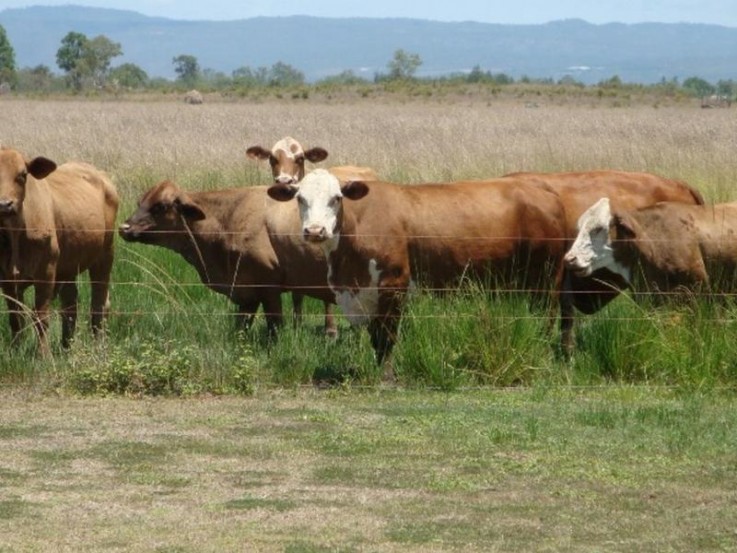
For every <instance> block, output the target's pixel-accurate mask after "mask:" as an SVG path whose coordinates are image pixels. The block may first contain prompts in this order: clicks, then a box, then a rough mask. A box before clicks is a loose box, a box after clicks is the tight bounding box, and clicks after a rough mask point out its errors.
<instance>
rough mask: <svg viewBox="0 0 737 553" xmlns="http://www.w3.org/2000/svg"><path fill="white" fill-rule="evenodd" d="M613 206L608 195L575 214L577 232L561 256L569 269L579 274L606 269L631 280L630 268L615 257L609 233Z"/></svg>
mask: <svg viewBox="0 0 737 553" xmlns="http://www.w3.org/2000/svg"><path fill="white" fill-rule="evenodd" d="M611 221H612V210H611V205H610V203H609V198H601V199H600V200H599V201H598V202H596V203H595V204H594V205H592V206H591V207H589V208H588V209H587V210H586V211H584V212H583V213H582V214H581V216H580V217H579V218H578V235H577V236H576V240H575V241H574V242H573V245H572V246H571V247H570V249H569V250H568V252H567V253H566V255H565V257H564V261H565V264H566V266H567V267H568V269H570V270H571V271H573V272H574V273H576V274H577V275H579V276H590V275H591V274H592V273H593V272H594V271H597V270H599V269H608V270H609V271H612V272H613V273H616V274H619V275H621V276H622V277H623V278H624V279H625V280H626V281H627V282H630V277H631V271H630V268H629V267H625V266H624V265H622V264H621V263H619V262H618V261H617V260H616V259H615V257H614V249H613V248H612V241H611V237H610V235H609V227H610V225H611Z"/></svg>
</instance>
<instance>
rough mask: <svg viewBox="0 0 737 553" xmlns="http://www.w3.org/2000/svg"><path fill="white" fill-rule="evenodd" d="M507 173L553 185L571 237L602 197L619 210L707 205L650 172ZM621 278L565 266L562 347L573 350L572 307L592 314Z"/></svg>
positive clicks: (693, 192)
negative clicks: (661, 204) (664, 204)
mask: <svg viewBox="0 0 737 553" xmlns="http://www.w3.org/2000/svg"><path fill="white" fill-rule="evenodd" d="M505 178H511V179H513V180H520V179H521V180H524V181H526V182H530V183H537V184H539V185H541V186H544V187H547V188H551V189H553V190H554V191H555V192H556V193H557V194H558V195H559V196H560V198H561V201H562V202H563V206H564V208H565V212H566V236H567V238H569V239H570V240H571V241H573V240H574V239H575V238H576V235H577V234H578V230H577V227H576V225H577V222H578V219H579V217H580V216H581V214H582V213H583V212H584V211H586V209H587V208H588V207H589V206H591V205H592V204H593V203H594V202H596V201H597V200H598V199H599V198H602V197H604V196H606V197H608V198H610V200H611V202H612V206H613V207H614V208H616V209H622V210H630V209H638V208H641V207H647V206H651V205H653V204H655V203H657V202H662V201H671V202H678V203H684V204H692V205H703V204H704V199H703V197H702V196H701V194H700V193H699V192H698V191H697V190H695V189H693V188H691V187H690V186H689V185H687V184H685V183H683V182H681V181H678V180H673V179H667V178H664V177H660V176H658V175H653V174H650V173H639V172H627V171H587V172H569V173H512V174H510V175H506V176H505ZM619 288H620V280H619V278H618V277H617V276H616V275H614V274H612V273H611V272H610V271H609V270H608V269H606V268H602V269H600V270H597V271H594V272H593V273H592V274H590V275H587V276H581V275H579V274H575V273H572V272H570V271H565V274H564V279H563V289H562V293H561V294H560V317H561V319H560V328H561V348H562V351H563V353H564V354H566V355H569V354H570V353H571V352H572V350H573V323H574V318H575V312H574V308H575V309H577V310H579V311H581V312H582V313H586V314H591V313H595V312H597V311H598V310H600V309H601V308H603V307H604V306H605V305H606V304H607V303H609V302H610V301H611V300H613V299H614V298H616V297H617V296H618V295H619Z"/></svg>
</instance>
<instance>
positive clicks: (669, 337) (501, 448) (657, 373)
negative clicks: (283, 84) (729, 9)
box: [0, 97, 737, 553]
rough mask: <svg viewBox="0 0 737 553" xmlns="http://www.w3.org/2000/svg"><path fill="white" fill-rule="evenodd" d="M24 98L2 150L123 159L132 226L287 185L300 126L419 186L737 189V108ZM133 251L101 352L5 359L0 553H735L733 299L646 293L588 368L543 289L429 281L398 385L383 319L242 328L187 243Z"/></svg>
mask: <svg viewBox="0 0 737 553" xmlns="http://www.w3.org/2000/svg"><path fill="white" fill-rule="evenodd" d="M0 106H2V108H3V109H0V129H2V136H0V141H1V142H2V144H7V145H11V146H13V147H16V148H18V149H20V150H22V151H24V152H26V153H27V154H28V155H30V156H35V155H45V156H47V157H50V158H52V159H55V160H56V161H64V160H67V159H82V160H85V161H89V162H91V163H94V164H96V165H97V166H98V167H100V168H102V169H104V170H106V171H108V172H109V173H110V174H111V175H112V177H113V179H114V181H115V183H116V184H117V186H118V189H119V191H120V194H121V197H122V205H121V209H120V213H119V220H120V221H122V220H124V219H125V218H126V217H127V216H128V215H129V214H130V213H131V212H132V211H133V209H134V207H135V204H136V201H137V198H138V197H139V196H140V194H141V193H142V192H143V191H144V190H146V189H147V188H149V187H150V186H152V185H154V184H156V183H157V182H159V181H160V180H162V179H165V178H169V179H173V180H175V181H176V182H177V183H178V184H180V185H181V186H182V187H184V188H188V189H212V188H220V187H225V186H246V185H252V184H264V183H267V182H268V180H269V173H268V171H267V167H264V166H259V165H257V164H255V162H252V161H250V160H247V159H246V158H245V149H246V148H247V147H248V146H250V145H253V144H262V145H264V146H267V147H268V146H271V145H272V144H273V143H274V142H275V141H276V140H277V139H279V138H281V137H283V136H285V135H292V136H294V137H295V138H297V139H299V140H300V141H302V142H303V144H305V145H306V146H314V145H321V146H323V147H325V148H327V149H328V151H329V152H330V158H329V160H328V162H326V163H325V164H323V165H330V164H336V165H338V164H358V165H368V166H371V167H373V168H375V169H376V171H377V172H378V173H379V174H380V175H382V176H384V177H385V178H386V179H387V180H394V181H397V182H403V183H413V182H421V181H447V180H454V179H466V178H483V177H490V176H496V175H501V174H504V173H507V172H512V171H520V170H539V171H557V170H585V169H595V168H616V169H624V170H638V171H639V170H643V171H651V172H655V173H659V174H662V175H665V176H669V177H674V178H680V179H683V180H686V181H688V182H689V183H691V184H692V185H694V186H695V187H697V188H698V189H699V190H700V191H701V192H702V193H703V194H704V195H705V196H706V197H707V199H708V200H710V201H728V200H733V199H737V188H736V187H735V184H736V183H737V156H735V155H734V152H735V151H737V134H735V132H734V129H735V123H737V112H735V111H734V110H701V109H699V108H698V106H697V104H694V105H687V104H681V105H673V106H668V107H656V106H654V105H645V104H641V105H629V106H626V107H612V106H611V104H610V103H606V104H602V105H600V106H599V105H596V103H595V102H592V101H588V102H587V103H586V104H585V105H577V104H576V102H574V101H568V102H559V101H546V99H545V98H541V99H539V101H536V102H535V103H532V104H531V103H530V102H529V101H528V99H527V98H525V99H519V101H515V100H513V99H505V100H504V101H493V100H489V99H483V100H479V99H477V98H474V97H468V98H464V97H460V98H459V97H455V98H454V101H453V102H443V101H436V100H433V101H422V100H415V101H406V102H399V101H383V102H378V101H370V100H367V101H357V102H353V103H347V102H335V103H332V102H328V101H309V102H307V101H290V100H283V101H276V100H272V101H268V102H256V101H250V102H248V101H241V102H237V101H220V102H208V103H206V104H203V105H201V106H188V105H184V104H183V103H179V102H174V101H164V100H162V101H153V100H149V101H91V100H88V101H77V100H53V101H51V100H47V101H28V100H23V99H15V98H6V97H4V98H2V100H1V101H0ZM116 247H117V257H116V265H115V268H114V274H113V286H112V292H111V296H112V297H111V300H112V313H111V317H110V320H109V324H108V333H107V337H106V339H105V340H104V341H102V342H100V343H95V342H94V341H93V340H92V339H91V337H90V335H89V334H90V333H89V331H88V329H86V328H84V326H82V327H81V328H80V329H79V331H78V338H77V340H76V342H75V344H74V345H73V347H72V349H71V351H70V352H68V353H63V352H60V351H58V349H57V351H56V354H55V355H54V356H53V358H52V359H50V360H43V361H42V360H40V359H38V358H37V357H36V355H35V353H34V347H33V337H32V336H31V333H30V332H29V333H28V334H29V335H28V336H27V338H26V339H25V340H23V341H22V343H21V345H20V347H19V348H17V349H10V348H9V347H7V346H6V347H3V348H0V384H1V385H2V391H0V397H1V398H2V402H1V403H0V420H2V425H1V426H0V452H1V453H0V552H2V553H5V552H6V551H7V552H11V551H12V552H15V551H50V550H53V551H75V552H76V551H159V552H188V551H192V552H195V551H197V552H199V551H243V550H249V551H288V552H291V553H298V552H305V553H308V552H309V553H312V552H315V553H317V552H319V553H322V552H327V551H340V552H348V551H520V552H522V551H525V552H526V551H533V550H534V551H563V550H565V551H638V552H641V551H684V552H691V551H735V550H737V535H736V534H735V530H734V521H735V520H737V495H736V494H735V491H734V490H736V489H737V481H736V480H737V465H736V464H735V459H736V458H737V451H735V448H737V435H735V434H736V433H737V430H736V429H737V424H736V423H737V420H735V417H736V416H737V415H735V413H737V410H736V409H735V407H736V406H735V399H734V389H735V387H736V383H737V341H736V340H734V335H735V326H736V324H737V317H736V315H737V311H735V309H736V308H735V307H727V308H722V307H720V306H714V305H712V304H710V303H709V302H707V301H705V300H701V301H696V302H691V303H687V304H684V305H680V306H672V307H669V308H655V307H653V306H652V305H651V303H650V302H649V301H648V300H647V299H646V298H644V299H643V298H637V299H634V298H632V297H631V296H629V295H625V296H623V297H622V298H619V299H618V300H616V301H615V302H613V303H612V305H610V306H609V307H608V308H607V309H606V310H604V311H602V312H601V313H600V314H598V315H597V316H594V317H581V318H580V320H579V323H578V325H577V351H576V355H575V356H574V358H573V359H572V360H571V361H570V362H563V361H561V360H560V359H559V358H558V357H557V356H556V355H555V353H554V348H553V347H552V346H553V344H554V343H555V342H556V340H557V335H556V334H555V333H551V332H550V331H549V328H548V321H547V319H546V317H545V316H544V311H534V310H533V311H530V309H529V308H528V305H527V300H526V298H525V297H519V296H516V295H509V296H505V295H500V296H496V295H490V294H488V293H486V292H484V291H483V290H479V289H477V288H475V287H473V286H468V287H464V288H462V289H460V290H458V291H457V292H456V293H454V294H451V295H450V296H449V297H447V298H443V299H442V300H441V299H438V298H435V297H432V296H430V295H428V294H426V293H424V292H423V291H421V290H420V291H418V292H417V293H416V294H414V295H413V297H412V298H411V300H410V302H409V304H408V306H407V309H406V312H405V317H404V320H403V323H402V328H401V336H400V341H399V344H398V346H397V348H396V350H395V356H394V360H393V366H394V370H395V373H396V375H397V385H396V386H392V387H386V386H385V385H382V384H381V383H380V378H381V372H382V371H381V370H380V369H379V368H378V367H376V366H375V363H374V362H373V357H372V351H371V348H370V346H369V343H368V337H367V334H366V332H364V331H361V330H351V329H349V328H348V327H347V326H346V325H345V323H344V322H343V321H341V323H340V324H341V329H340V330H341V336H340V339H339V340H338V341H337V342H333V341H330V340H326V339H325V338H323V337H322V335H321V331H320V326H321V324H322V322H321V317H322V315H321V306H320V305H319V304H318V303H317V302H314V301H308V302H307V309H308V318H307V322H306V324H305V325H302V326H300V327H297V328H293V327H292V326H291V325H288V326H287V327H285V329H284V330H283V332H282V333H281V335H280V337H279V339H278V340H276V341H273V342H272V341H269V340H268V339H267V337H266V332H265V325H264V324H263V321H262V320H261V319H259V320H258V322H257V324H256V326H255V328H253V329H252V331H251V332H250V333H249V334H248V335H246V336H242V335H241V336H239V335H236V334H235V333H234V331H233V330H232V329H233V320H232V319H233V309H232V307H231V306H230V305H229V304H228V301H227V300H226V299H225V298H224V297H222V296H218V295H215V294H214V293H212V292H210V291H208V290H206V289H205V288H204V287H203V286H202V285H201V284H200V283H199V279H198V278H197V275H196V273H195V272H194V270H193V269H191V268H190V267H189V266H187V265H186V264H185V263H184V262H183V261H182V260H181V259H180V258H179V257H178V256H176V255H174V254H172V253H170V252H167V251H165V250H160V249H156V248H152V247H148V246H143V245H139V244H127V243H124V242H123V241H122V240H118V241H117V245H116ZM81 295H82V298H81V301H82V302H83V304H84V305H86V302H87V297H88V290H87V288H86V287H85V286H83V287H82V290H81ZM285 303H286V305H285V312H288V311H289V299H288V298H287V297H285ZM85 308H86V307H85ZM1 316H2V317H3V318H4V315H1ZM59 333H60V330H59V321H58V320H54V321H53V322H52V340H53V341H54V343H58V338H59ZM0 343H3V344H8V343H9V331H8V329H7V325H6V324H5V323H4V321H3V322H2V324H0ZM315 383H317V384H319V386H314V384H315ZM161 396H164V397H161ZM131 398H139V400H133V399H131Z"/></svg>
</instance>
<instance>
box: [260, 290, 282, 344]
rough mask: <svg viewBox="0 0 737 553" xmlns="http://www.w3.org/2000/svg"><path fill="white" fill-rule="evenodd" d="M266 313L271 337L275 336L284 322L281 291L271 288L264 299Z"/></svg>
mask: <svg viewBox="0 0 737 553" xmlns="http://www.w3.org/2000/svg"><path fill="white" fill-rule="evenodd" d="M263 305H264V315H266V329H267V331H268V333H269V337H270V338H275V337H276V335H277V332H278V330H279V328H280V327H281V326H282V325H283V324H284V315H283V312H282V305H281V292H280V291H279V290H274V291H271V290H269V291H268V292H267V294H266V297H265V298H264V300H263Z"/></svg>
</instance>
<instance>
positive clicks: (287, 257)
mask: <svg viewBox="0 0 737 553" xmlns="http://www.w3.org/2000/svg"><path fill="white" fill-rule="evenodd" d="M120 234H121V236H122V237H123V238H124V239H125V240H128V241H134V242H142V243H145V244H152V245H157V246H161V247H164V248H167V249H171V250H173V251H175V252H177V253H179V254H180V255H182V256H183V257H184V258H185V259H186V260H187V262H188V263H190V264H191V265H192V266H193V267H194V268H195V269H196V270H197V272H198V273H199V275H200V279H201V280H202V282H203V284H205V285H206V286H208V287H209V288H210V289H212V290H214V291H216V292H218V293H220V294H224V295H226V296H228V298H230V300H231V301H233V302H234V303H235V304H237V305H238V307H239V315H240V317H239V324H240V325H241V326H244V327H247V326H248V325H250V322H251V320H252V318H253V316H254V314H255V313H256V311H257V310H258V308H259V305H263V308H264V312H265V314H266V318H267V323H268V327H269V331H270V332H272V333H273V332H275V331H276V328H277V326H278V325H280V324H281V322H282V307H281V293H282V292H284V291H287V290H292V291H294V292H298V293H299V294H304V295H308V296H311V297H315V298H317V299H320V300H322V301H323V302H325V303H326V329H327V331H328V333H330V334H333V333H335V325H334V322H333V318H332V315H331V314H330V313H329V311H328V310H327V305H328V304H329V303H333V302H334V296H333V294H332V292H331V291H330V290H329V288H328V286H327V279H326V261H325V257H324V256H323V254H322V252H321V250H320V249H319V248H317V247H315V246H312V245H310V244H307V243H305V242H304V241H303V240H302V238H301V233H300V222H299V214H298V212H297V208H296V206H295V205H292V204H283V203H280V202H275V201H274V200H272V199H271V198H269V197H268V196H267V194H266V187H263V186H257V187H247V188H234V189H226V190H216V191H209V192H185V191H183V190H182V189H181V188H179V187H178V186H177V185H176V184H174V183H173V182H171V181H164V182H162V183H160V184H158V185H156V186H155V187H153V188H152V189H151V190H149V191H148V192H146V193H145V194H144V196H143V197H142V199H141V200H140V202H139V206H138V209H137V211H136V212H135V213H133V214H132V215H131V216H130V217H129V218H128V220H127V221H126V222H125V223H124V224H123V225H121V227H120ZM296 301H299V300H296Z"/></svg>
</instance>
